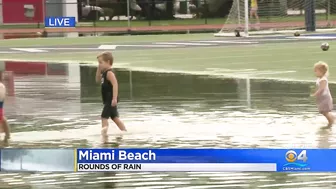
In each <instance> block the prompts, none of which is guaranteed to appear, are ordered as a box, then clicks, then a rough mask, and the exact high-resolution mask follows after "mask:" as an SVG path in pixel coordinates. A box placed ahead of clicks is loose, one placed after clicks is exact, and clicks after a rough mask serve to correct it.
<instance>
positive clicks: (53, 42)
mask: <svg viewBox="0 0 336 189" xmlns="http://www.w3.org/2000/svg"><path fill="white" fill-rule="evenodd" d="M212 36H213V35H212V34H176V35H132V36H122V37H121V36H104V37H77V38H65V37H61V38H56V37H55V38H52V37H51V38H35V39H29V38H28V39H9V40H0V46H2V47H28V46H59V45H85V44H101V43H114V44H116V43H117V44H118V43H136V42H153V41H182V40H203V39H209V38H210V39H211V38H215V37H212Z"/></svg>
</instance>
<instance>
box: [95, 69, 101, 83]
mask: <svg viewBox="0 0 336 189" xmlns="http://www.w3.org/2000/svg"><path fill="white" fill-rule="evenodd" d="M100 81H101V70H100V68H99V65H98V67H97V71H96V82H97V83H100Z"/></svg>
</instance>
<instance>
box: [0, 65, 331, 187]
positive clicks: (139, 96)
mask: <svg viewBox="0 0 336 189" xmlns="http://www.w3.org/2000/svg"><path fill="white" fill-rule="evenodd" d="M44 66H45V69H41V71H40V72H35V73H21V74H19V75H18V74H14V76H13V78H14V85H13V86H14V89H15V90H14V91H15V94H14V96H10V97H9V98H8V100H7V103H6V104H5V111H6V115H7V116H8V119H9V121H10V124H11V125H12V132H13V134H12V140H11V142H10V143H9V146H10V147H11V148H76V147H93V148H96V147H99V148H104V147H108V148H118V147H121V148H169V147H171V148H201V147H206V148H213V147H214V148H268V147H269V148H280V147H288V148H295V147H314V148H315V147H317V148H333V147H335V144H336V141H335V140H334V138H335V132H334V131H333V130H319V129H318V128H319V127H321V126H325V125H326V124H327V123H326V122H325V120H324V119H323V117H321V116H318V114H317V112H316V108H315V104H314V101H313V100H312V99H309V92H310V88H309V86H310V85H311V84H309V83H307V84H305V83H289V82H275V81H268V80H265V81H262V80H248V79H223V78H211V77H207V76H196V75H182V74H168V73H160V74H159V73H149V72H134V71H133V72H130V71H128V70H116V76H117V78H118V81H119V83H120V89H119V95H120V104H119V106H120V113H121V115H122V118H123V120H124V121H125V124H126V126H127V127H128V128H129V132H128V133H126V134H123V135H121V134H120V133H119V131H118V129H117V128H115V127H111V129H110V130H109V138H108V139H107V141H105V143H103V142H102V141H101V136H100V130H99V129H98V128H100V113H101V112H100V111H101V108H102V104H101V99H100V86H99V85H97V84H96V83H95V81H94V74H95V71H96V68H95V67H92V66H85V65H78V64H71V65H67V64H45V65H44ZM330 89H331V90H335V89H336V86H334V85H330ZM27 158H28V157H27ZM27 166H28V165H27ZM335 178H336V175H335V174H329V173H311V174H299V173H297V174H283V173H201V172H198V173H196V172H188V173H149V172H142V173H38V174H37V173H36V174H32V173H20V174H18V173H8V174H1V175H0V180H1V182H0V188H1V187H9V186H10V187H12V188H30V187H31V188H43V189H44V188H69V189H73V188H90V189H91V188H120V189H124V188H126V189H127V188H130V189H131V188H132V189H133V188H141V189H149V188H188V189H196V188H220V189H222V188H259V187H260V188H300V187H302V186H304V187H302V188H306V187H307V186H312V187H318V188H333V187H334V186H333V184H334V183H335V182H336V181H335ZM205 185H206V186H205Z"/></svg>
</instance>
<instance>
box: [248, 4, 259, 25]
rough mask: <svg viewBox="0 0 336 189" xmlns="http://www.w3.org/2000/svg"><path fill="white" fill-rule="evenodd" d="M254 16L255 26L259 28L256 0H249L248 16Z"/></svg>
mask: <svg viewBox="0 0 336 189" xmlns="http://www.w3.org/2000/svg"><path fill="white" fill-rule="evenodd" d="M253 17H255V19H256V28H257V29H259V28H260V21H259V16H258V2H257V0H251V10H250V18H251V19H252V18H253Z"/></svg>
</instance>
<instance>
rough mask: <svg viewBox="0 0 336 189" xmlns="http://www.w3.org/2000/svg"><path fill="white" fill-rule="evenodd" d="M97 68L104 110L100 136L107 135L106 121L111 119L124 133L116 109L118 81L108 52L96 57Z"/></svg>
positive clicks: (110, 54)
mask: <svg viewBox="0 0 336 189" xmlns="http://www.w3.org/2000/svg"><path fill="white" fill-rule="evenodd" d="M97 59H98V63H99V64H98V68H97V71H96V81H97V82H99V83H100V84H101V93H102V98H103V99H102V100H103V104H104V108H103V111H102V114H101V120H102V130H101V134H102V135H103V137H104V136H106V135H107V130H108V126H109V124H108V120H109V118H111V119H112V120H113V122H114V123H115V124H116V125H117V126H118V127H119V129H120V130H121V131H126V127H125V125H124V123H123V122H122V121H121V120H120V119H119V113H118V109H117V103H118V88H119V87H118V81H117V78H116V76H115V75H114V73H113V72H112V65H113V56H112V53H110V52H103V53H101V54H99V55H98V56H97Z"/></svg>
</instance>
